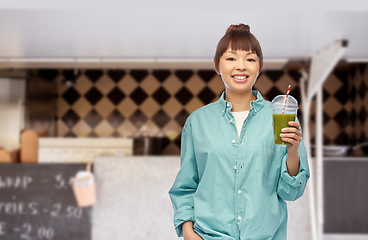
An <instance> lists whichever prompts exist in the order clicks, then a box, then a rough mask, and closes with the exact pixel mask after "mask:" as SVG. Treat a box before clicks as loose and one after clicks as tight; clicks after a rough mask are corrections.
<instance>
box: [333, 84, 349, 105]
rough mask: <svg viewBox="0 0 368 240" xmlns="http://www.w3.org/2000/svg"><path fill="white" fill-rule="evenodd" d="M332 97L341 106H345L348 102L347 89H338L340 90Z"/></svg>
mask: <svg viewBox="0 0 368 240" xmlns="http://www.w3.org/2000/svg"><path fill="white" fill-rule="evenodd" d="M333 96H334V98H335V99H336V100H337V101H339V102H340V103H341V104H342V105H344V104H346V103H347V102H348V101H349V93H348V89H347V88H345V87H344V86H342V87H340V89H339V90H338V91H337V92H336V93H335V94H334V95H333Z"/></svg>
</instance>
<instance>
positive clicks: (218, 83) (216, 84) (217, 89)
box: [207, 75, 225, 96]
mask: <svg viewBox="0 0 368 240" xmlns="http://www.w3.org/2000/svg"><path fill="white" fill-rule="evenodd" d="M207 86H208V87H209V88H210V89H211V90H212V91H213V92H214V93H215V94H216V95H217V96H219V95H220V94H221V93H222V92H223V91H225V87H224V83H223V82H222V79H221V77H220V76H218V75H217V76H216V77H214V78H212V80H211V81H210V82H209V83H207Z"/></svg>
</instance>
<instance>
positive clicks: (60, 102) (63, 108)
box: [56, 97, 70, 118]
mask: <svg viewBox="0 0 368 240" xmlns="http://www.w3.org/2000/svg"><path fill="white" fill-rule="evenodd" d="M56 103H57V116H58V117H59V118H61V117H62V116H63V115H64V114H65V113H66V112H67V111H68V110H69V109H70V105H69V104H68V103H67V102H65V100H64V99H63V98H61V97H59V98H57V100H56Z"/></svg>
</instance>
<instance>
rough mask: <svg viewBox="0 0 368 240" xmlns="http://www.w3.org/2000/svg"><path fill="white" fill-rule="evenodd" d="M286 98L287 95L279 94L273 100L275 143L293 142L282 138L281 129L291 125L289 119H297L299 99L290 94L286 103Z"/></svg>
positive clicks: (286, 143) (285, 143)
mask: <svg viewBox="0 0 368 240" xmlns="http://www.w3.org/2000/svg"><path fill="white" fill-rule="evenodd" d="M285 98H286V95H278V96H276V97H275V98H274V99H273V100H272V102H271V109H272V119H273V140H274V143H275V144H280V145H291V143H288V142H284V141H282V140H281V137H280V134H281V129H283V128H285V127H289V124H288V123H289V121H295V119H296V115H297V111H298V108H299V107H298V101H297V100H296V99H295V98H294V97H293V96H290V95H289V96H288V98H287V102H286V105H285ZM283 111H284V113H283Z"/></svg>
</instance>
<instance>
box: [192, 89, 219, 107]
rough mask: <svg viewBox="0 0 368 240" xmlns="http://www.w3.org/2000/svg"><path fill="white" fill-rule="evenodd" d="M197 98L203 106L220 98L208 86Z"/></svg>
mask: <svg viewBox="0 0 368 240" xmlns="http://www.w3.org/2000/svg"><path fill="white" fill-rule="evenodd" d="M197 98H198V99H199V100H201V101H202V102H203V104H209V103H211V102H213V101H216V100H217V98H218V97H217V96H216V94H215V93H214V92H212V90H211V89H210V88H208V87H207V86H206V87H204V88H203V89H202V91H201V92H200V93H198V95H197Z"/></svg>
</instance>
